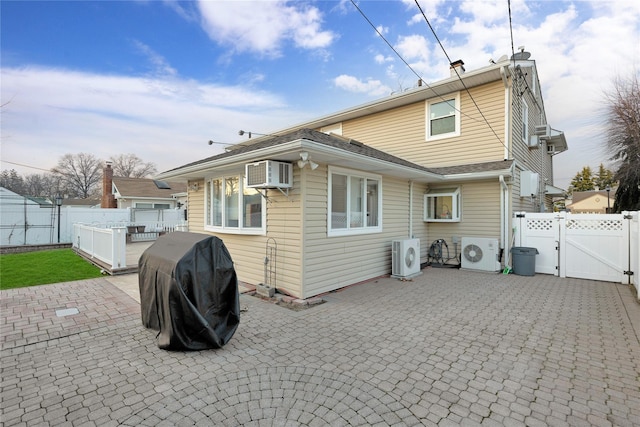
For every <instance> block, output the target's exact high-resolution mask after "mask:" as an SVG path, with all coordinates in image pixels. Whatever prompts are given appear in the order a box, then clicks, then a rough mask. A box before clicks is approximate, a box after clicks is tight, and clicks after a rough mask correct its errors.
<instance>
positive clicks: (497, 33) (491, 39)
mask: <svg viewBox="0 0 640 427" xmlns="http://www.w3.org/2000/svg"><path fill="white" fill-rule="evenodd" d="M419 4H420V6H421V7H422V9H423V10H424V12H425V14H426V16H427V18H428V19H429V21H430V22H431V24H432V25H433V27H434V28H435V31H436V33H437V35H438V37H439V39H440V40H441V42H442V43H443V45H444V47H445V49H446V51H447V53H448V55H449V57H450V58H451V59H452V60H455V59H463V60H464V62H465V67H466V69H467V70H472V69H475V68H480V67H483V66H485V65H487V63H488V61H489V59H491V58H493V59H498V58H499V57H501V56H502V55H510V54H511V39H510V30H509V5H508V2H507V1H506V0H501V1H477V0H470V1H440V0H430V1H419ZM358 5H359V7H360V8H361V10H362V11H363V12H364V13H365V14H366V16H367V17H368V18H369V19H370V20H371V21H372V22H373V24H374V25H375V26H376V27H377V28H378V29H379V31H380V32H381V33H382V34H383V35H384V36H385V38H386V39H387V40H389V42H390V43H392V44H393V46H394V47H395V48H396V50H397V51H398V52H399V53H400V54H401V55H402V57H403V58H404V60H406V61H407V62H408V63H409V64H411V66H412V68H413V69H414V70H416V71H417V72H418V73H419V74H420V76H421V77H423V79H425V80H426V81H428V82H430V81H435V80H438V79H441V78H445V77H447V76H448V73H449V71H448V61H447V59H446V57H445V55H444V53H443V52H442V50H441V49H440V47H439V45H438V44H437V41H436V40H435V38H434V36H433V34H432V33H431V31H430V30H429V28H428V26H427V24H426V23H425V21H424V19H423V17H422V15H421V14H420V13H419V10H418V9H417V6H416V3H415V1H359V2H358ZM511 11H512V15H511V19H512V24H513V37H514V41H513V43H514V48H515V49H516V50H517V49H518V47H519V46H522V45H524V46H525V48H526V50H527V51H529V52H531V53H532V59H535V60H536V62H537V65H538V71H539V77H540V80H541V84H542V90H543V95H544V99H545V107H546V109H547V117H548V120H549V123H550V124H551V126H552V127H553V128H555V129H559V130H563V131H564V132H565V133H566V136H567V140H568V144H569V151H567V152H565V153H563V154H561V155H558V156H557V157H556V158H555V160H554V161H555V164H556V168H555V169H556V170H555V174H556V184H557V185H560V186H563V187H566V186H567V185H568V182H569V181H570V179H571V178H572V177H573V176H574V175H575V174H576V173H577V172H578V171H579V170H580V169H581V168H582V166H585V165H589V166H591V167H593V168H596V167H597V166H598V165H599V164H600V163H601V162H604V163H605V164H607V153H606V151H605V150H604V148H603V147H604V133H603V125H604V117H603V110H602V107H603V104H602V94H603V93H604V92H605V91H606V90H608V89H609V88H610V85H611V81H612V80H613V79H614V78H615V77H616V76H622V77H625V76H628V75H630V74H631V73H632V72H633V70H634V69H635V70H636V72H637V70H638V69H640V67H639V63H640V2H637V1H626V0H618V1H594V2H589V1H574V2H570V1H542V2H529V1H522V0H513V1H511ZM0 17H1V41H0V43H1V61H2V62H1V65H2V71H1V72H2V75H1V78H2V81H1V103H2V117H1V118H2V130H1V138H2V139H1V142H2V148H1V152H0V155H1V160H2V163H1V168H2V170H6V169H16V170H17V171H18V172H19V173H21V174H31V173H42V172H43V170H48V169H50V168H52V167H53V166H55V164H56V163H57V160H58V159H59V158H60V157H61V156H63V155H64V154H67V153H72V154H75V153H79V152H88V153H91V154H94V155H95V156H96V157H98V158H101V159H107V158H108V157H110V156H115V155H119V154H126V153H134V154H136V155H137V156H139V157H140V158H141V159H143V160H144V161H148V162H154V163H155V164H156V165H157V166H158V169H159V171H163V170H167V169H171V168H174V167H177V166H180V165H182V164H185V163H188V162H191V161H194V160H199V159H201V158H204V157H208V156H210V155H213V154H216V153H218V152H221V151H222V146H219V145H214V146H209V145H207V141H208V140H209V139H213V140H215V141H221V142H229V143H232V142H240V141H242V140H243V138H246V136H245V137H240V136H239V135H238V130H240V129H244V130H247V131H253V132H256V133H270V132H273V131H276V130H278V129H280V128H284V127H288V126H290V125H294V124H297V123H300V122H303V121H307V120H310V119H313V118H316V117H318V116H322V115H324V114H327V113H331V112H334V111H338V110H342V109H345V108H348V107H352V106H356V105H358V104H361V103H364V102H369V101H372V100H375V99H378V98H381V97H384V96H388V95H389V94H390V93H391V92H393V91H398V90H403V89H406V88H410V87H412V86H414V85H415V83H416V81H417V77H416V76H415V75H414V74H413V72H412V71H411V70H409V68H408V67H407V66H406V65H405V64H404V63H403V62H402V60H401V59H400V58H398V57H397V56H396V55H395V54H394V52H393V51H392V50H391V49H390V48H389V47H388V46H387V45H386V43H385V42H384V41H383V40H382V39H381V38H380V37H379V36H377V34H376V33H375V31H374V30H373V29H372V27H371V26H370V25H369V23H368V22H367V21H366V20H365V19H364V18H363V16H362V15H361V14H360V13H359V12H358V11H357V9H356V8H355V7H354V6H353V5H352V4H351V2H350V1H317V2H312V1H309V2H302V1H293V2H286V1H275V0H274V1H259V2H256V1H183V2H175V1H159V0H156V1H151V0H150V1H67V2H59V1H45V2H38V1H6V0H3V1H2V2H1V3H0Z"/></svg>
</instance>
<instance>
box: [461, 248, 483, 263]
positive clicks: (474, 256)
mask: <svg viewBox="0 0 640 427" xmlns="http://www.w3.org/2000/svg"><path fill="white" fill-rule="evenodd" d="M462 253H463V255H464V257H465V258H466V260H467V261H469V262H474V263H475V262H480V261H482V249H480V247H479V246H477V245H473V244H471V245H467V246H465V247H464V249H463V250H462Z"/></svg>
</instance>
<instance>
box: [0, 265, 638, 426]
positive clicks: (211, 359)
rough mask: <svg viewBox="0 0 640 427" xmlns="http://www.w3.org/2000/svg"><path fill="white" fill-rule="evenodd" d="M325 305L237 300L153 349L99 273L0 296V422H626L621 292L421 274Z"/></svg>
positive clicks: (629, 348)
mask: <svg viewBox="0 0 640 427" xmlns="http://www.w3.org/2000/svg"><path fill="white" fill-rule="evenodd" d="M325 299H326V301H327V302H326V303H325V304H322V305H319V306H316V307H313V308H310V309H307V310H303V311H292V310H289V309H287V308H284V307H280V306H276V305H274V304H272V303H269V302H266V301H262V300H259V299H257V298H255V297H251V296H247V295H243V296H242V297H241V305H242V306H245V307H246V308H247V311H246V312H243V313H242V318H241V323H240V327H239V328H238V331H237V332H236V334H235V335H234V337H233V338H232V339H231V341H230V342H229V344H227V345H226V346H225V347H224V348H223V349H219V350H209V351H201V352H190V353H185V352H167V351H164V350H160V349H158V347H157V346H156V343H155V332H153V331H150V330H146V329H144V328H143V327H142V326H141V321H140V312H139V310H140V306H139V304H138V303H137V302H136V301H134V300H133V299H132V298H131V297H130V296H129V295H127V294H125V293H124V292H122V291H121V290H120V289H118V288H117V287H115V286H114V285H112V284H111V283H109V282H108V281H107V280H106V279H94V280H87V281H80V282H71V283H65V284H56V285H46V286H38V287H31V288H23V289H15V290H8V291H1V292H0V310H1V311H2V312H1V315H0V318H1V332H2V346H1V350H2V355H1V358H0V362H1V368H0V372H1V378H2V385H1V391H0V411H1V412H0V419H1V421H2V424H3V425H6V426H13V425H43V424H45V425H46V424H49V425H83V426H84V425H99V426H103V425H129V426H134V425H136V426H137V425H196V424H197V425H234V426H236V425H255V426H257V425H309V426H315V425H318V426H319V425H385V426H386V425H441V426H445V425H552V426H553V425H570V426H574V425H575V426H579V425H603V426H605V425H615V426H632V425H640V342H639V339H638V337H639V333H640V304H638V302H637V301H636V300H635V299H634V297H633V295H632V293H631V291H630V289H629V287H628V286H624V285H617V284H613V283H604V282H595V281H588V280H577V279H559V278H557V277H553V276H545V275H536V276H533V277H522V276H514V275H508V276H507V275H502V274H484V273H475V272H467V271H459V270H449V269H426V270H424V274H423V275H422V276H420V277H418V278H416V279H414V280H413V281H404V282H403V281H399V280H395V279H391V278H382V279H378V280H375V281H371V282H369V283H365V284H361V285H357V286H352V287H350V288H347V289H344V290H342V291H339V292H334V293H331V294H329V295H327V296H326V297H325ZM74 308H77V309H78V314H70V315H67V316H62V317H58V316H57V315H56V310H60V309H74ZM58 314H65V312H61V311H58ZM634 328H635V329H634Z"/></svg>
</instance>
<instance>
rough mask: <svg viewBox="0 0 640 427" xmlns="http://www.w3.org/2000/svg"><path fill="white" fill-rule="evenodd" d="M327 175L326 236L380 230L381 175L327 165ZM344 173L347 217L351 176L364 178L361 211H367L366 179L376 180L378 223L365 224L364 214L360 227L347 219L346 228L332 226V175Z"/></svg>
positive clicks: (367, 232)
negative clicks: (372, 224)
mask: <svg viewBox="0 0 640 427" xmlns="http://www.w3.org/2000/svg"><path fill="white" fill-rule="evenodd" d="M328 173H329V176H328V179H327V206H328V209H327V236H328V237H336V236H352V235H357V234H373V233H380V232H382V205H383V203H382V176H381V175H375V174H370V173H366V172H361V171H356V170H352V169H344V168H338V167H334V166H329V171H328ZM334 174H339V175H345V176H346V177H347V205H346V207H347V212H346V214H347V218H349V217H350V216H351V202H352V200H351V193H352V191H351V178H362V179H364V180H365V185H364V186H363V193H362V194H361V195H362V199H361V200H362V212H367V210H368V209H367V208H368V206H367V194H366V191H367V184H366V181H368V180H369V181H376V182H377V185H378V197H377V198H378V203H377V204H378V206H377V216H378V223H377V225H375V226H368V225H366V216H364V217H363V218H364V221H363V222H364V223H365V224H364V225H363V226H362V227H351V224H350V223H349V221H347V227H346V228H336V229H334V228H332V212H333V206H332V183H333V175H334Z"/></svg>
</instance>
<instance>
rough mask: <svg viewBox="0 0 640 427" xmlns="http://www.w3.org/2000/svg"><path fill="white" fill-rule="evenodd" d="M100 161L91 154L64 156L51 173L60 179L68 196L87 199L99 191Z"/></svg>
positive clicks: (100, 178)
mask: <svg viewBox="0 0 640 427" xmlns="http://www.w3.org/2000/svg"><path fill="white" fill-rule="evenodd" d="M101 166H102V161H101V160H99V159H97V158H96V157H95V156H94V155H93V154H88V153H79V154H75V155H74V154H65V155H64V156H62V157H61V158H60V160H58V165H57V166H56V167H55V168H53V169H52V172H53V173H54V174H55V175H56V176H58V177H59V178H60V180H61V181H62V184H63V186H64V188H65V189H66V193H67V194H68V195H69V196H74V197H79V198H82V199H86V198H88V197H89V196H90V195H92V194H95V193H96V192H99V191H100V182H101V180H102V168H101Z"/></svg>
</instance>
